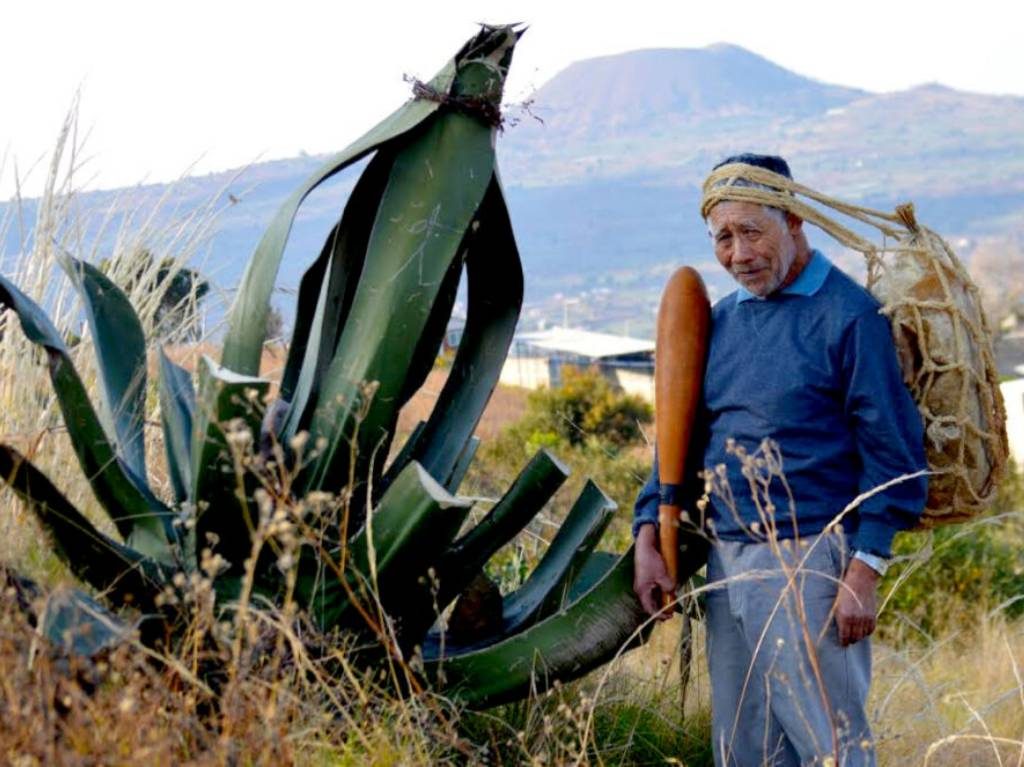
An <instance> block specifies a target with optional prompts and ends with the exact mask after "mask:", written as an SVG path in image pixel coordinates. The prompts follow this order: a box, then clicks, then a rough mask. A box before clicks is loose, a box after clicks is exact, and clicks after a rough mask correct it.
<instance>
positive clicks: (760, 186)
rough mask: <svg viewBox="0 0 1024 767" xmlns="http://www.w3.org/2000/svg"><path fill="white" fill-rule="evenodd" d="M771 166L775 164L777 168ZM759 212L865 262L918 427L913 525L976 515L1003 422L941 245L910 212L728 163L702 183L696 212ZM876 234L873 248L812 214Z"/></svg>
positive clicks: (973, 300)
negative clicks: (782, 216) (918, 479)
mask: <svg viewBox="0 0 1024 767" xmlns="http://www.w3.org/2000/svg"><path fill="white" fill-rule="evenodd" d="M766 159H775V160H779V161H780V162H782V167H784V168H785V167H787V166H785V163H784V161H781V158H766ZM727 201H728V202H747V203H755V204H759V205H767V206H770V207H772V208H778V209H780V210H783V211H786V212H788V213H792V214H793V215H795V216H797V217H799V218H800V219H802V220H803V221H807V222H809V223H811V224H814V225H815V226H817V227H819V228H821V229H822V230H824V231H825V232H827V233H828V234H829V235H831V236H832V237H834V238H835V239H836V240H837V241H838V242H840V243H841V244H842V245H845V246H846V247H848V248H851V249H853V250H856V251H860V252H861V253H862V254H863V255H864V257H865V260H866V261H867V267H868V268H867V285H866V287H867V289H868V290H869V291H870V292H871V293H872V294H873V295H874V296H875V297H876V298H877V299H878V300H879V301H880V302H881V304H882V310H881V311H882V313H883V314H885V315H886V316H887V317H888V318H889V321H890V323H891V325H892V329H893V339H894V341H895V344H896V350H897V355H898V357H899V360H900V365H901V367H902V368H903V374H904V379H905V381H906V383H907V386H908V388H909V389H910V392H911V394H912V395H913V397H914V400H915V402H916V403H917V405H918V409H919V411H920V412H921V416H922V419H923V421H924V426H925V434H926V445H925V448H926V451H925V452H926V454H927V457H928V464H929V468H930V470H931V474H932V476H931V479H930V482H929V497H928V502H927V506H926V508H925V514H924V517H923V519H922V522H921V524H922V525H923V526H931V525H936V524H942V523H948V522H956V521H960V520H963V519H966V518H969V517H971V516H973V515H975V514H978V513H979V512H980V511H982V510H983V509H984V508H985V507H986V506H987V505H988V503H989V502H990V501H991V500H992V498H993V497H994V496H995V491H996V488H997V486H998V483H999V480H1000V478H1001V477H1002V476H1003V473H1004V471H1005V468H1006V463H1007V455H1008V447H1007V439H1006V423H1005V421H1006V415H1005V409H1004V406H1003V402H1002V396H1001V393H1000V391H999V379H998V374H997V371H996V366H995V360H994V356H993V353H992V334H991V331H990V330H989V328H988V324H987V322H986V319H985V315H984V312H982V310H981V300H980V297H979V295H978V289H977V287H976V286H975V285H974V283H973V281H972V280H971V278H970V276H969V275H968V274H967V270H966V269H964V268H963V265H962V264H961V263H960V260H959V259H958V258H957V256H956V254H955V253H954V252H953V250H952V249H951V248H950V247H949V245H948V244H947V243H946V242H945V241H944V240H943V239H942V238H941V237H939V236H938V235H937V234H935V232H932V231H931V230H929V229H927V228H925V227H922V226H920V225H918V223H917V221H916V219H915V217H914V209H913V206H912V205H910V204H907V205H901V206H898V207H897V208H896V210H895V212H894V213H886V212H883V211H878V210H873V209H871V208H864V207H860V206H857V205H851V204H849V203H846V202H843V201H841V200H837V199H835V198H832V197H828V196H827V195H823V194H821V193H820V192H816V191H815V190H813V189H811V188H809V187H806V186H804V185H803V184H799V183H797V182H795V181H793V179H791V178H789V177H787V176H786V175H783V174H782V173H776V172H774V171H772V170H769V169H767V168H764V167H760V166H757V165H751V164H747V163H745V162H742V161H740V162H736V161H729V163H728V164H725V165H721V166H719V167H717V168H715V169H714V170H713V171H712V172H711V174H710V175H709V176H708V177H707V180H706V181H705V182H704V187H703V196H702V199H701V207H700V212H701V215H702V216H703V217H704V218H705V219H707V217H708V215H709V213H710V212H711V210H712V208H714V206H715V205H717V204H718V203H720V202H727ZM808 201H811V202H814V203H817V204H819V205H821V206H822V207H823V208H826V209H828V210H829V212H830V213H832V212H836V213H841V214H843V215H845V216H848V217H849V218H852V219H855V220H857V221H860V222H862V223H864V224H867V225H869V226H871V227H872V228H874V229H876V230H878V231H879V232H880V233H881V234H882V235H883V238H882V242H881V243H880V244H879V243H876V242H872V241H871V240H869V239H866V238H865V237H863V236H861V235H859V234H857V233H856V232H854V231H853V230H851V229H850V228H848V227H846V226H844V225H842V224H840V223H838V222H837V221H835V220H834V219H833V218H831V217H830V216H829V215H826V214H825V213H823V212H822V211H821V210H819V208H817V207H815V206H813V205H811V204H810V202H808Z"/></svg>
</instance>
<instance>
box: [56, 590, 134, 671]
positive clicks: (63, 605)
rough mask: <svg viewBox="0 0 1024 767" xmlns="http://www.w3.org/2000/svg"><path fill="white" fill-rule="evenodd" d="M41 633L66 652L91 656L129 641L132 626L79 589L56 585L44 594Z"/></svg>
mask: <svg viewBox="0 0 1024 767" xmlns="http://www.w3.org/2000/svg"><path fill="white" fill-rule="evenodd" d="M39 630H40V631H41V632H42V634H43V636H45V637H46V638H47V639H49V640H50V642H51V643H52V644H54V645H56V646H57V647H61V648H63V649H64V650H65V651H66V652H70V653H74V654H75V655H79V656H84V657H94V656H96V655H99V654H100V653H103V652H108V651H110V650H112V649H114V648H115V647H117V646H118V645H121V644H124V643H125V642H129V641H131V639H132V636H133V634H134V629H133V627H132V626H130V625H129V624H127V623H125V622H124V621H123V620H121V619H120V618H118V617H117V616H116V615H114V614H113V613H112V612H110V611H109V610H107V609H106V608H105V607H104V606H103V605H101V604H100V603H99V602H97V601H96V600H95V599H93V598H92V597H90V596H89V595H88V594H83V593H82V592H81V591H79V590H78V589H70V588H58V589H55V590H54V591H52V592H51V593H50V594H48V595H47V597H46V601H45V603H44V605H43V610H42V615H40V616H39Z"/></svg>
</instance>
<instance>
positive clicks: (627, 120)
mask: <svg viewBox="0 0 1024 767" xmlns="http://www.w3.org/2000/svg"><path fill="white" fill-rule="evenodd" d="M507 115H508V117H509V118H511V119H509V124H508V126H507V127H506V130H505V131H504V132H503V134H502V135H501V136H500V137H499V142H498V151H499V162H500V165H501V168H502V178H503V180H504V182H505V185H506V189H507V192H508V197H509V204H510V209H511V213H512V220H513V224H514V227H515V231H516V236H517V239H518V241H519V247H520V251H521V253H522V258H523V263H524V267H525V269H526V278H527V301H528V304H529V305H528V307H527V311H526V313H525V316H526V317H527V318H528V321H529V322H534V321H536V320H538V319H544V318H547V319H549V320H559V319H560V318H561V316H562V310H563V306H562V303H561V302H562V301H563V300H564V298H565V297H566V296H572V295H580V294H583V293H586V294H587V296H589V297H588V299H587V300H586V301H583V302H581V304H579V305H577V306H576V308H574V312H575V315H574V316H573V318H572V319H573V320H574V321H579V322H584V323H589V324H590V326H591V327H593V328H594V329H611V330H620V329H623V327H624V325H623V324H620V323H625V325H628V326H629V329H630V332H631V333H633V334H634V335H640V334H643V333H645V332H650V330H651V328H652V327H653V311H652V304H653V303H655V302H656V300H657V295H658V292H659V290H660V287H661V285H662V284H663V282H664V279H665V276H666V274H667V273H668V271H669V270H670V269H671V268H672V266H673V265H676V264H680V263H691V264H698V265H701V267H702V268H704V267H706V268H704V273H705V275H706V276H707V278H708V279H709V281H710V283H711V289H712V292H713V293H716V294H719V295H720V294H722V293H724V292H725V291H727V290H729V289H730V288H731V285H730V283H729V279H728V278H727V277H726V276H725V275H724V274H723V273H722V272H721V270H720V269H718V268H717V267H716V266H715V265H714V263H713V261H712V260H710V252H709V249H708V246H707V235H706V232H705V230H704V227H703V223H702V222H701V221H700V219H699V216H698V215H697V203H698V199H699V187H700V183H701V181H702V180H703V178H704V176H705V175H706V173H707V171H708V170H709V169H710V167H711V166H712V165H713V164H714V163H715V162H717V161H718V160H720V159H722V158H723V157H725V156H726V155H728V154H731V153H735V152H738V151H751V150H753V151H763V152H774V153H781V154H783V155H785V156H786V157H787V158H788V159H789V161H790V164H791V166H792V167H793V170H794V173H795V174H796V175H797V177H798V178H799V179H800V180H802V181H804V182H806V183H808V184H809V185H811V186H814V187H816V188H819V189H821V190H822V191H825V192H828V193H830V194H833V195H836V196H840V197H843V198H846V199H850V200H853V201H860V202H862V203H864V204H869V205H875V206H881V207H891V206H892V205H893V204H895V203H897V202H901V201H904V200H906V199H912V200H914V201H915V202H916V203H917V206H918V210H919V214H920V218H921V219H922V220H923V221H925V222H926V223H928V224H929V225H930V226H932V227H933V228H935V229H938V230H939V231H940V232H942V233H943V234H946V235H948V236H949V237H950V238H952V239H954V240H957V241H959V242H960V247H961V252H962V254H964V255H966V256H969V255H970V251H971V249H972V247H973V244H974V243H975V242H977V241H979V240H980V239H982V238H985V237H990V236H1009V235H1011V234H1020V233H1022V232H1024V98H1018V97H1008V96H987V95H979V94H974V93H965V92H961V91H956V90H952V89H950V88H946V87H944V86H941V85H934V84H930V85H923V86H920V87H917V88H912V89H909V90H906V91H900V92H895V93H882V94H878V93H869V92H866V91H861V90H857V89H853V88H844V87H839V86H835V85H829V84H827V83H822V82H818V81H816V80H813V79H810V78H808V77H804V76H801V75H798V74H796V73H793V72H790V71H788V70H786V69H783V68H781V67H779V66H777V65H776V64H773V63H772V62H770V61H768V60H766V59H764V58H762V57H760V56H757V55H755V54H753V53H751V52H749V51H746V50H744V49H742V48H739V47H736V46H733V45H724V44H719V45H713V46H710V47H708V48H703V49H695V50H690V49H680V50H675V49H656V50H643V51H633V52H629V53H623V54H619V55H615V56H605V57H601V58H596V59H588V60H586V61H580V62H577V63H575V64H572V65H571V66H569V67H568V68H566V69H565V70H564V71H562V72H560V73H559V74H558V75H556V76H555V77H554V78H552V79H551V80H550V81H549V82H547V83H546V84H544V85H543V86H542V87H541V88H540V89H539V90H538V91H537V92H536V93H535V94H534V97H533V99H532V103H531V105H530V107H529V111H528V112H526V111H523V110H522V109H519V108H516V107H515V106H512V107H510V108H509V109H508V110H507ZM534 115H535V116H536V117H538V118H540V119H539V120H538V119H534V117H533V116H534ZM541 121H543V122H541ZM367 127H370V126H367ZM318 161H319V158H312V157H300V158H295V159H292V160H281V161H276V162H270V163H261V164H258V165H254V166H253V167H251V168H249V169H247V170H246V171H245V172H244V173H243V174H241V176H239V177H237V178H235V177H234V174H233V173H219V174H212V175H209V176H203V177H194V178H189V179H186V180H184V181H183V182H181V183H179V184H178V185H177V186H176V188H175V189H174V190H173V195H172V196H173V199H174V206H175V207H176V208H177V210H178V212H179V214H181V213H184V212H188V211H189V210H194V209H197V208H198V207H200V206H201V205H204V204H208V203H209V202H210V201H211V200H212V199H214V197H215V196H216V195H220V203H221V204H223V205H224V208H225V209H224V210H223V212H222V213H221V215H220V218H219V228H218V232H217V235H216V237H215V238H214V239H213V241H212V244H211V247H210V259H209V268H210V270H211V271H212V272H213V273H212V277H213V279H214V280H215V281H216V282H217V283H218V284H219V285H220V286H221V287H222V288H223V287H230V286H233V285H234V284H235V283H236V282H237V280H238V277H239V276H240V275H241V271H242V268H243V267H244V264H245V261H246V259H247V258H248V256H249V254H250V253H251V251H252V248H253V247H254V246H255V244H256V242H257V240H258V238H259V235H260V233H261V231H262V229H263V227H264V226H265V225H266V223H267V222H268V221H269V219H270V217H271V216H272V214H273V211H274V210H275V209H276V207H277V206H278V205H279V204H280V203H281V202H282V201H283V199H284V198H285V196H286V195H287V194H288V193H289V192H290V191H291V190H292V189H293V188H294V187H295V186H297V185H298V184H299V183H300V182H301V180H302V179H303V178H304V177H305V175H307V174H308V173H309V172H310V171H311V170H312V168H313V167H315V166H316V164H317V162H318ZM354 175H355V174H354V173H347V174H343V176H342V177H341V178H339V179H338V180H337V181H336V182H334V183H333V184H332V185H331V186H329V187H328V188H327V189H324V190H322V191H318V192H317V193H315V194H314V195H313V196H312V197H311V198H310V199H309V200H308V202H307V204H306V205H305V206H304V207H303V210H302V212H301V213H300V217H299V220H298V221H297V224H296V227H295V229H294V230H293V234H292V239H291V241H290V243H289V251H288V254H287V256H286V259H285V263H284V264H283V266H282V272H281V275H280V284H281V285H282V286H284V287H286V288H288V287H292V288H293V287H294V286H295V285H297V283H298V279H299V277H300V276H301V273H302V271H303V269H304V268H305V266H306V264H307V263H308V262H309V261H310V260H311V259H312V258H313V257H314V255H315V254H316V253H317V252H318V251H319V247H320V244H321V243H322V240H323V238H324V237H325V236H326V234H327V232H328V231H329V229H330V227H331V225H332V223H333V221H334V219H335V218H336V217H337V215H338V214H339V212H340V209H341V206H342V205H343V204H344V200H345V199H346V196H347V194H348V191H349V190H350V189H351V186H352V183H353V180H354ZM165 192H166V187H165V186H161V185H154V186H149V187H143V188H140V189H137V190H120V191H119V193H113V192H101V193H92V194H88V195H85V196H84V197H83V206H84V207H85V208H90V209H93V210H95V211H96V221H97V222H98V221H99V220H100V218H101V214H102V213H104V212H105V211H107V210H110V209H114V210H115V211H116V210H121V209H124V208H125V207H126V206H137V205H139V204H141V205H143V206H144V207H145V206H146V205H152V204H155V201H156V200H158V199H159V198H160V197H161V196H162V195H164V194H165ZM229 195H230V197H229ZM229 201H231V202H230V203H229ZM28 207H29V208H30V209H31V204H29V206H28ZM28 213H29V215H31V210H29V211H28ZM97 227H98V224H97ZM12 232H13V230H11V231H9V232H8V241H7V243H5V244H4V250H5V252H7V253H10V252H11V251H12V250H14V249H16V244H15V242H14V237H13V234H12ZM811 236H812V242H814V243H815V244H817V245H819V246H822V247H825V248H826V250H827V251H828V252H830V253H832V254H833V255H835V256H836V257H839V258H842V257H841V255H840V254H839V253H838V249H837V248H834V247H831V246H830V245H829V243H828V241H827V240H826V239H825V238H824V236H823V235H815V234H813V233H812V235H811ZM101 250H102V248H101ZM844 263H851V264H852V263H853V262H851V261H846V262H844ZM290 301H291V299H290V298H287V297H283V296H282V298H281V299H280V308H281V309H282V311H283V312H284V314H285V316H286V318H287V317H290V315H291V306H290Z"/></svg>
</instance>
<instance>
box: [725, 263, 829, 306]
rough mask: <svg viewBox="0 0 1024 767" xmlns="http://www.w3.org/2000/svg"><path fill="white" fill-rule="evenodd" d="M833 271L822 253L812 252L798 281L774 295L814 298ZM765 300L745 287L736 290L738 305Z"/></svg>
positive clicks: (797, 278) (798, 276)
mask: <svg viewBox="0 0 1024 767" xmlns="http://www.w3.org/2000/svg"><path fill="white" fill-rule="evenodd" d="M831 269H832V263H831V262H830V261H829V260H828V259H827V258H825V256H823V255H822V253H821V251H820V250H812V251H811V260H810V261H808V262H807V265H806V266H805V267H804V268H803V269H802V270H801V272H800V274H798V275H797V277H796V279H795V280H793V282H791V283H790V284H789V285H787V286H786V287H784V288H782V289H781V290H778V291H776V292H775V293H774V294H773V295H783V296H813V295H814V294H815V293H817V292H818V291H819V290H821V286H822V285H824V284H825V278H826V277H828V273H829V271H831ZM765 300H767V299H764V298H761V297H760V296H755V295H754V294H753V293H751V292H750V291H749V290H747V289H746V288H744V287H740V288H738V289H737V290H736V303H738V304H741V303H743V302H744V301H765Z"/></svg>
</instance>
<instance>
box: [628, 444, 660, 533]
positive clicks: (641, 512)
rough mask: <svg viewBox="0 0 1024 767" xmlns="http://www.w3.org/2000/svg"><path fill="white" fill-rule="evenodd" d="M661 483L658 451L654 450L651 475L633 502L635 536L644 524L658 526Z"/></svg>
mask: <svg viewBox="0 0 1024 767" xmlns="http://www.w3.org/2000/svg"><path fill="white" fill-rule="evenodd" d="M660 488H661V485H660V483H659V482H658V452H657V451H655V452H654V467H653V468H652V469H651V476H650V477H648V479H647V484H645V485H644V486H643V488H642V489H641V490H640V493H639V495H637V497H636V502H635V503H634V504H633V538H634V539H635V538H636V536H637V534H638V533H639V532H640V527H641V526H642V525H646V524H651V525H654V526H655V528H657V526H658V502H659V498H660V492H659V491H660Z"/></svg>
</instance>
